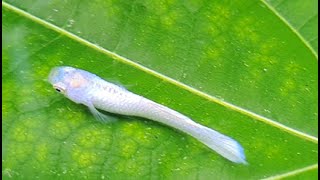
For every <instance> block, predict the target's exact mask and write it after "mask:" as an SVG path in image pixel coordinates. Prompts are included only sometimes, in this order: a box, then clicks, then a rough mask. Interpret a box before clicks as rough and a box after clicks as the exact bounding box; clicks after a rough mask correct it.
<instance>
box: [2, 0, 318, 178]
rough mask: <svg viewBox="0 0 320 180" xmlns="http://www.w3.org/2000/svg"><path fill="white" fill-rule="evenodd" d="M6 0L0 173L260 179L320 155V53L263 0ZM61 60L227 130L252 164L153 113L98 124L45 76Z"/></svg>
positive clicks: (314, 160)
mask: <svg viewBox="0 0 320 180" xmlns="http://www.w3.org/2000/svg"><path fill="white" fill-rule="evenodd" d="M7 2H8V3H3V9H2V10H3V20H4V22H3V41H2V45H3V49H2V52H3V74H2V77H3V107H2V110H3V121H2V124H3V133H2V140H3V177H5V178H8V177H17V178H28V177H39V178H45V177H46V178H47V177H51V178H57V177H63V178H76V179H78V178H90V179H94V178H98V179H127V178H133V179H138V178H139V179H141V178H147V179H176V178H178V177H184V178H186V179H208V178H210V177H217V178H221V179H234V178H239V177H241V178H243V179H257V178H264V177H270V176H275V175H280V174H285V173H288V172H291V171H292V172H295V171H296V170H299V169H303V168H305V167H309V166H310V165H313V164H316V163H317V156H318V155H317V153H318V150H317V144H318V139H317V137H315V136H317V132H318V128H317V124H318V122H317V118H318V112H317V90H318V88H317V85H318V84H317V78H318V77H317V71H318V69H317V67H316V65H317V58H316V57H315V56H314V54H313V53H312V52H311V51H310V49H308V47H307V46H305V44H304V42H302V41H301V39H299V38H298V37H297V36H296V34H295V33H293V32H292V31H291V30H290V28H288V27H287V26H286V24H284V23H283V22H282V21H281V20H280V19H278V17H277V16H275V15H274V14H273V13H274V12H272V11H270V9H268V8H267V7H266V6H265V5H264V4H263V3H261V2H254V3H253V2H252V1H248V2H245V1H243V2H241V3H240V2H238V4H230V3H228V2H220V1H219V2H214V1H213V2H211V1H189V2H188V3H185V2H182V1H165V2H162V1H159V2H153V3H150V2H148V1H135V2H131V1H130V2H129V1H96V2H95V3H89V2H82V1H81V2H80V1H66V2H61V1H59V2H58V1H50V2H44V1H34V2H31V1H28V2H27V1H19V2H18V1H7ZM261 17H263V18H261ZM271 25H272V26H271ZM58 65H69V66H74V67H78V68H82V69H86V70H88V71H90V72H93V73H95V74H97V75H99V76H100V77H102V78H104V79H106V80H109V81H112V82H118V83H119V82H120V83H121V84H122V85H123V86H125V87H127V89H129V90H130V91H133V92H135V93H137V94H140V95H143V96H145V97H147V98H150V99H152V100H154V101H156V102H159V103H161V104H164V105H166V106H168V107H171V108H172V109H175V110H177V111H179V112H181V113H183V114H185V115H187V116H189V117H191V118H192V119H194V120H195V121H197V122H199V123H201V124H204V125H206V126H208V127H210V128H213V129H216V130H218V131H220V132H222V133H224V134H227V135H229V136H231V137H233V138H234V139H236V140H238V141H239V142H240V143H241V144H242V145H243V147H244V149H245V153H246V156H247V160H248V162H249V165H248V166H243V165H237V164H233V163H231V162H229V161H227V160H225V159H224V158H222V157H220V156H219V155H217V154H216V153H214V152H212V151H211V150H210V149H208V148H206V147H205V146H204V145H202V144H201V143H199V142H198V141H196V140H195V139H193V138H192V137H189V136H188V135H186V134H183V133H181V132H178V131H176V130H174V129H172V128H170V127H167V126H163V125H161V124H158V123H155V122H152V121H149V120H144V119H140V118H127V117H122V116H119V117H118V118H119V119H120V120H119V121H118V122H117V123H111V124H101V123H99V122H97V121H95V120H94V118H93V116H92V115H91V114H90V112H89V111H88V110H87V108H86V107H84V106H82V105H78V104H74V103H73V102H71V101H69V100H68V99H66V98H64V97H62V96H61V95H59V94H57V93H55V92H54V90H53V89H52V87H51V86H50V85H49V83H48V82H47V76H48V73H49V71H50V69H51V68H52V67H54V66H58ZM314 169H316V171H317V167H316V168H313V171H311V173H310V174H311V175H307V176H309V177H316V176H315V173H313V172H314ZM308 172H309V171H306V172H304V173H307V174H308Z"/></svg>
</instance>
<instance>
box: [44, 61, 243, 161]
mask: <svg viewBox="0 0 320 180" xmlns="http://www.w3.org/2000/svg"><path fill="white" fill-rule="evenodd" d="M49 82H50V83H51V84H52V85H53V87H54V88H55V89H56V90H57V91H58V92H60V93H62V94H64V95H65V96H66V97H67V98H69V99H70V100H72V101H74V102H75V103H78V104H83V105H86V106H87V107H88V108H89V110H90V111H91V112H92V114H93V115H94V116H95V117H96V118H97V119H98V120H101V121H108V117H107V116H106V115H105V114H103V113H101V112H99V111H98V110H97V109H102V110H104V111H108V112H111V113H115V114H121V115H127V116H138V117H143V118H147V119H151V120H154V121H157V122H160V123H163V124H166V125H168V126H171V127H174V128H176V129H179V130H180V131H183V132H185V133H187V134H189V135H191V136H193V137H194V138H196V139H197V140H199V141H200V142H202V143H203V144H205V145H207V146H208V147H209V148H211V149H213V150H214V151H216V152H217V153H219V154H220V155H222V156H223V157H225V158H227V159H229V160H230V161H232V162H235V163H243V164H247V162H246V160H245V155H244V150H243V148H242V146H241V145H240V144H239V143H238V142H237V141H235V140H234V139H232V138H230V137H228V136H226V135H223V134H221V133H219V132H217V131H215V130H213V129H210V128H208V127H205V126H203V125H201V124H198V123H196V122H194V121H193V120H191V119H190V118H189V117H187V116H185V115H183V114H181V113H179V112H177V111H175V110H172V109H170V108H168V107H166V106H163V105H161V104H158V103H156V102H154V101H151V100H149V99H147V98H144V97H143V96H140V95H137V94H134V93H132V92H130V91H128V90H126V89H125V88H123V87H120V86H118V85H115V84H112V83H110V82H107V81H105V80H104V79H102V78H100V77H98V76H97V75H95V74H92V73H90V72H87V71H85V70H81V69H77V68H73V67H68V66H61V67H55V68H53V69H52V70H51V72H50V74H49Z"/></svg>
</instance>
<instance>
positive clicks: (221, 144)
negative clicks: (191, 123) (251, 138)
mask: <svg viewBox="0 0 320 180" xmlns="http://www.w3.org/2000/svg"><path fill="white" fill-rule="evenodd" d="M198 125H199V128H198V129H197V130H196V131H195V132H194V133H192V136H194V137H195V138H196V139H198V140H199V141H201V142H202V143H204V144H205V145H207V146H208V147H210V148H211V149H213V150H214V151H216V152H217V153H219V154H220V155H221V156H223V157H225V158H227V159H229V160H230V161H232V162H235V163H242V164H248V163H247V162H246V157H245V154H244V150H243V148H242V146H241V145H240V144H239V143H238V142H237V141H235V140H234V139H232V138H230V137H228V136H225V135H223V134H221V133H219V132H217V131H215V130H213V129H210V128H207V127H205V126H202V125H200V124H198Z"/></svg>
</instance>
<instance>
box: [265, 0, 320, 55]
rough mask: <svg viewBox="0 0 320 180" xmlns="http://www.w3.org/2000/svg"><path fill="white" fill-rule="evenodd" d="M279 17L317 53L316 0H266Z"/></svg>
mask: <svg viewBox="0 0 320 180" xmlns="http://www.w3.org/2000/svg"><path fill="white" fill-rule="evenodd" d="M266 4H267V5H270V8H271V9H274V11H275V12H276V13H279V17H280V18H283V20H284V22H285V23H288V24H289V26H291V27H292V29H293V30H294V31H297V32H298V35H301V38H302V40H304V41H306V42H307V43H306V45H308V46H311V47H312V50H313V51H315V53H316V54H317V55H318V1H317V0H309V1H304V0H296V1H288V0H285V1H283V0H266Z"/></svg>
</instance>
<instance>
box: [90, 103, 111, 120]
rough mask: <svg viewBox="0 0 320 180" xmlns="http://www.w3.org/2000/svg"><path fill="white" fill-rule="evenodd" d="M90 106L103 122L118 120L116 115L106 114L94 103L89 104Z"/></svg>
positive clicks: (94, 114) (92, 111) (95, 115)
mask: <svg viewBox="0 0 320 180" xmlns="http://www.w3.org/2000/svg"><path fill="white" fill-rule="evenodd" d="M88 108H89V110H90V111H91V113H92V114H93V116H94V117H95V118H96V119H97V120H98V121H100V122H102V123H110V122H115V121H116V120H117V118H116V117H114V116H111V115H106V114H103V113H101V112H99V111H98V110H97V109H96V108H95V107H94V106H93V105H90V106H88Z"/></svg>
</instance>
